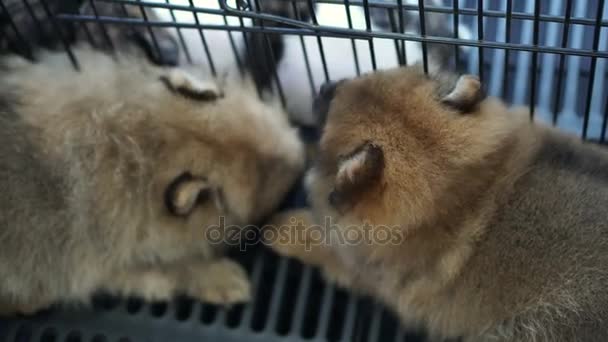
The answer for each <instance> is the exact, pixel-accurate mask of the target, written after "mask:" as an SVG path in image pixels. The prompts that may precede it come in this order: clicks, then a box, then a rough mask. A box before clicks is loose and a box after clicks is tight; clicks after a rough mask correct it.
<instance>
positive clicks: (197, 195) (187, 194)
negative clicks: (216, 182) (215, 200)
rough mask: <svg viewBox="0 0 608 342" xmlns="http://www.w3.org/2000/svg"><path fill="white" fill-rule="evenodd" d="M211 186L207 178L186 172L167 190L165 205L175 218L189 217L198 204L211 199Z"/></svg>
mask: <svg viewBox="0 0 608 342" xmlns="http://www.w3.org/2000/svg"><path fill="white" fill-rule="evenodd" d="M210 195H211V186H210V185H209V183H208V182H207V180H206V179H205V178H202V177H194V176H192V175H191V174H190V173H188V172H186V173H183V174H181V175H180V176H178V177H177V178H175V179H174V180H173V181H172V182H171V183H170V184H169V186H167V189H166V190H165V205H166V207H167V209H168V210H169V212H170V213H171V214H172V215H175V216H187V215H188V214H190V213H191V212H192V210H194V208H195V207H196V205H197V204H199V203H201V202H204V201H206V200H208V199H209V197H210Z"/></svg>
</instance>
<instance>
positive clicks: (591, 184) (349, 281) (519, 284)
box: [274, 68, 608, 341]
mask: <svg viewBox="0 0 608 342" xmlns="http://www.w3.org/2000/svg"><path fill="white" fill-rule="evenodd" d="M332 94H333V99H330V98H328V97H331V95H332ZM321 96H325V98H324V99H322V100H325V101H331V102H330V104H329V106H328V107H329V111H328V113H327V122H326V125H325V129H324V134H323V137H322V139H321V143H320V152H319V153H320V157H319V159H318V163H317V164H316V166H315V167H314V168H313V169H312V170H311V171H310V173H309V174H308V175H307V180H308V182H307V183H308V186H309V190H310V199H311V204H312V208H313V213H312V215H310V214H307V213H295V214H294V215H295V216H299V217H300V218H301V219H302V215H305V216H307V217H308V218H306V217H304V218H303V219H305V220H313V221H314V222H316V223H317V224H319V223H323V222H324V220H325V219H326V218H327V217H329V218H331V222H330V223H331V226H327V225H324V226H323V227H324V228H325V234H326V235H328V236H329V235H331V236H336V235H341V236H345V235H347V234H355V235H356V234H360V235H362V234H369V233H370V232H371V233H372V235H371V236H372V238H371V239H368V240H366V241H365V242H359V243H348V242H346V243H344V242H339V240H328V241H321V242H319V241H320V240H319V239H318V238H317V239H316V240H315V241H313V242H312V243H311V241H310V240H309V241H305V243H301V240H297V239H296V240H294V238H293V237H294V236H296V233H298V232H297V231H298V230H302V229H305V228H302V226H300V227H296V226H295V225H293V223H292V222H289V220H287V219H288V218H289V217H290V215H289V214H283V216H282V217H279V218H277V219H276V221H275V222H274V224H276V225H279V226H280V225H281V224H283V223H285V222H287V223H288V227H287V228H286V227H283V228H281V231H282V232H283V234H282V235H279V239H276V240H274V242H275V246H274V248H275V249H276V250H278V251H279V252H280V253H283V254H286V255H290V256H294V257H297V258H299V259H301V260H303V261H304V262H309V263H312V264H316V265H319V266H321V267H322V268H323V270H324V272H325V273H326V275H327V276H328V277H329V278H331V279H334V280H336V281H338V282H339V283H340V284H342V285H344V286H346V287H349V288H352V289H355V290H358V291H362V292H364V293H367V294H371V295H373V296H375V297H377V298H379V299H381V300H382V301H383V302H384V303H386V304H387V305H389V306H390V307H392V308H393V309H394V310H395V311H396V312H397V313H398V314H399V315H400V317H401V319H402V321H403V322H404V323H406V324H422V325H424V326H425V327H426V328H428V330H429V331H430V333H431V335H432V336H433V337H437V338H451V337H459V336H461V337H464V338H465V340H466V341H488V340H489V341H599V340H602V339H603V338H604V337H605V336H608V324H607V323H606V320H607V319H608V292H606V287H607V285H608V220H607V218H608V214H607V212H606V208H605V206H606V203H608V202H607V201H608V171H607V170H608V155H607V154H606V153H605V151H604V150H602V149H600V148H599V147H595V146H591V145H588V144H584V143H582V142H580V141H579V140H578V139H576V138H573V137H568V136H566V135H563V134H562V133H559V132H557V131H556V130H554V129H551V128H547V127H543V126H540V125H535V124H532V123H530V122H529V119H528V116H527V115H526V113H524V112H518V111H512V110H509V109H508V108H506V107H505V106H504V105H503V104H502V103H500V102H499V101H498V100H496V99H484V97H483V96H482V92H481V89H480V84H479V81H478V80H477V79H476V78H474V77H472V76H463V77H461V78H459V79H458V80H456V79H453V78H451V77H446V76H438V77H428V76H426V75H425V74H424V73H423V72H422V71H420V70H419V69H417V68H401V69H396V70H391V71H385V72H378V73H375V74H371V75H367V76H364V77H361V78H358V79H354V80H350V81H345V82H341V83H340V84H338V85H337V86H335V87H333V88H332V87H326V91H322V95H321ZM313 218H314V219H313ZM305 225H306V224H305ZM290 229H291V232H290V233H289V234H285V231H289V230H290ZM379 229H382V230H384V231H385V232H387V231H388V232H390V233H391V234H394V237H396V239H390V241H387V240H386V239H381V238H380V237H378V235H377V234H376V235H374V234H373V233H377V232H378V230H379ZM387 229H388V230H387ZM287 236H290V238H288V237H287ZM300 236H305V237H307V238H308V239H310V238H311V234H307V233H305V234H301V235H300ZM294 241H295V242H296V243H294ZM336 241H338V242H336ZM315 243H316V244H315ZM305 247H306V248H305Z"/></svg>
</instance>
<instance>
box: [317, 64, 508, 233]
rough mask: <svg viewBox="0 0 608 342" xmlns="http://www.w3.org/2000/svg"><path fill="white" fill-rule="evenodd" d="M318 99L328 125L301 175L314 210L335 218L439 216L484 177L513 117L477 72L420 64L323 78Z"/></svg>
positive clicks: (407, 221) (424, 220) (411, 222)
mask: <svg viewBox="0 0 608 342" xmlns="http://www.w3.org/2000/svg"><path fill="white" fill-rule="evenodd" d="M316 103H317V104H318V106H317V108H319V109H320V110H321V111H323V110H325V111H326V113H318V114H319V118H320V121H322V122H323V121H324V122H325V126H324V132H323V135H322V138H321V142H320V151H319V159H318V162H317V164H316V166H315V167H314V168H313V169H312V170H311V171H310V172H309V174H308V175H307V184H308V186H309V190H310V194H311V201H312V205H313V207H314V209H315V211H316V212H317V216H331V217H332V218H333V219H334V222H337V223H338V224H341V223H344V224H347V225H360V224H361V223H362V222H364V221H366V222H368V223H371V224H372V225H388V226H399V227H402V228H404V229H410V228H417V227H422V226H433V225H435V224H438V220H440V219H441V217H446V216H449V213H454V212H456V211H457V209H456V208H457V207H460V203H461V202H462V201H465V200H466V201H469V199H470V196H469V195H471V192H473V191H476V190H478V189H479V186H481V184H485V180H486V178H484V177H485V176H480V174H479V173H480V172H482V170H483V169H484V165H485V163H486V162H489V160H490V159H492V158H490V157H489V156H490V155H492V154H493V153H494V152H495V151H496V150H497V149H498V148H499V147H500V146H501V144H503V142H504V140H505V139H506V138H507V137H508V136H509V134H510V133H511V132H512V126H513V125H512V124H510V123H509V120H510V119H509V115H507V114H505V112H506V110H505V108H504V107H503V106H502V105H501V104H500V103H498V102H497V101H494V100H485V99H484V95H483V90H482V87H481V84H480V82H479V80H478V79H477V78H476V77H474V76H468V75H465V76H460V77H456V76H451V75H434V76H428V75H425V74H424V72H423V71H422V70H421V68H418V67H409V68H399V69H394V70H389V71H382V72H377V73H374V74H370V75H366V76H363V77H361V78H357V79H352V80H346V81H342V82H340V83H337V84H335V85H333V86H325V87H324V88H323V89H322V91H321V92H320V98H319V99H317V101H316ZM492 161H493V159H492Z"/></svg>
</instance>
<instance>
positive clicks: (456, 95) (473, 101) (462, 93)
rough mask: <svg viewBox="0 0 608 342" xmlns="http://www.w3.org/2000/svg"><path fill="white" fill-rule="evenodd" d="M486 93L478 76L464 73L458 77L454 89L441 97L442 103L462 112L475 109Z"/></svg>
mask: <svg viewBox="0 0 608 342" xmlns="http://www.w3.org/2000/svg"><path fill="white" fill-rule="evenodd" d="M485 97H486V94H485V92H484V90H483V89H482V86H481V82H480V81H479V78H477V76H473V75H462V76H460V78H458V81H457V82H456V85H455V86H454V89H452V91H450V93H449V94H447V95H446V96H445V97H443V98H442V99H441V103H443V104H444V105H446V106H448V107H450V108H452V109H455V110H457V111H459V112H461V113H469V112H471V111H473V110H474V109H475V108H476V107H477V106H478V105H479V103H480V102H481V101H483V99H485Z"/></svg>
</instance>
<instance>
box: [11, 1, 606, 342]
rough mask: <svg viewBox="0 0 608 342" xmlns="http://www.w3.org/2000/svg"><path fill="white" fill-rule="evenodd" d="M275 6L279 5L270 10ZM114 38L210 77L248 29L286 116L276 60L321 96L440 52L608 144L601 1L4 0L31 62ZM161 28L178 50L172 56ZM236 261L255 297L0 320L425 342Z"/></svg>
mask: <svg viewBox="0 0 608 342" xmlns="http://www.w3.org/2000/svg"><path fill="white" fill-rule="evenodd" d="M272 1H278V2H281V6H278V8H279V9H280V10H276V8H277V7H276V6H265V3H266V2H272ZM84 7H86V8H87V9H86V10H83V8H84ZM108 8H109V9H110V10H108ZM122 33H125V34H126V35H127V36H129V37H135V38H136V39H135V40H136V41H138V42H139V43H142V44H143V46H144V50H145V51H146V53H147V54H148V56H149V57H150V58H151V59H152V60H153V61H155V62H156V63H159V64H176V63H194V64H197V65H200V67H201V68H206V69H207V70H208V72H209V73H211V74H219V73H221V72H222V70H224V69H226V68H231V69H238V70H241V71H242V70H244V69H246V68H247V63H248V62H247V60H248V58H247V57H246V56H251V54H252V50H255V49H256V47H254V46H251V44H248V42H249V43H251V40H248V39H247V38H246V36H247V35H251V34H254V35H256V36H257V37H261V42H262V43H263V44H262V45H263V47H264V51H263V54H261V55H260V54H259V53H257V52H256V53H254V54H253V56H254V57H255V58H258V59H262V60H263V63H262V64H264V65H262V64H256V61H257V62H259V60H256V59H255V58H254V63H253V68H254V69H256V70H262V71H263V72H262V73H261V75H260V77H261V78H262V80H261V82H262V83H264V82H268V83H269V84H270V86H271V87H272V89H274V90H275V91H276V92H277V93H278V94H279V95H280V97H281V98H282V100H283V103H284V104H285V105H286V106H287V107H288V109H289V102H290V99H292V98H294V97H297V95H299V94H300V92H299V90H296V91H294V90H293V88H290V84H291V83H293V80H291V81H290V80H289V79H286V78H285V77H286V75H287V76H288V77H289V76H290V75H289V73H284V72H282V71H281V70H282V69H281V63H293V62H297V63H300V64H299V65H301V66H302V68H301V70H300V71H301V73H300V74H297V75H296V78H297V79H298V81H301V82H303V84H304V85H305V87H306V88H307V91H308V92H310V94H311V95H314V94H315V93H316V91H317V90H318V88H319V85H320V84H321V83H323V82H324V81H327V80H331V79H333V80H335V79H338V78H343V77H348V76H356V75H358V74H361V73H364V72H369V71H373V70H375V69H381V68H386V67H390V66H397V65H405V64H412V63H415V62H419V63H422V65H423V67H424V68H425V70H429V69H432V63H435V62H434V60H435V59H434V58H435V57H434V54H437V53H440V54H441V56H442V58H441V59H442V61H443V62H444V63H446V65H447V67H448V68H455V69H457V70H459V71H460V72H467V73H472V74H477V75H479V77H480V78H481V80H482V82H483V83H484V84H485V87H486V90H487V92H488V94H489V95H492V96H498V97H501V98H503V99H504V100H505V101H506V102H508V103H511V104H514V105H522V106H527V107H528V108H529V112H530V116H531V118H533V119H534V120H541V121H546V122H549V123H552V124H553V125H556V126H558V127H559V128H561V129H564V130H566V131H569V132H571V133H574V134H578V135H580V136H581V138H583V139H585V140H590V141H594V142H599V143H604V142H605V140H606V126H607V121H608V101H607V99H606V98H607V96H606V95H608V92H607V90H606V89H608V84H607V71H608V70H607V65H606V58H607V57H608V36H607V35H608V5H607V4H605V1H604V0H588V1H572V0H555V1H549V0H536V1H514V0H496V1H483V0H477V1H475V0H444V1H441V0H426V1H425V0H86V1H85V0H81V1H54V0H46V1H45V0H0V49H2V52H3V53H19V54H22V55H24V56H26V57H29V58H32V59H34V58H35V57H34V55H33V53H32V51H33V50H34V49H35V47H36V46H37V45H42V46H45V47H48V48H55V49H62V50H65V52H66V58H69V59H70V60H71V62H72V63H73V65H74V67H75V68H76V69H78V68H79V62H78V59H77V56H76V55H75V54H74V53H72V46H73V44H74V43H75V42H77V41H78V40H85V41H87V42H88V43H89V44H91V45H93V46H96V47H100V48H103V49H107V50H110V51H116V50H118V49H120V48H121V44H120V43H119V42H117V39H118V40H120V38H117V37H120V35H121V34H122ZM167 34H169V35H170V37H172V40H171V41H172V42H173V43H175V44H176V46H179V47H180V48H179V51H180V54H179V56H177V55H175V54H174V53H172V52H171V49H168V48H167V45H166V39H165V38H166V37H165V36H166V35H167ZM288 41H289V42H292V43H290V44H291V45H289V44H287V42H288ZM167 51H169V53H168V52H167ZM438 51H439V52H438ZM249 63H251V58H249ZM266 64H269V65H271V67H266ZM272 65H274V67H272ZM249 67H250V68H251V67H252V65H249ZM252 73H254V74H255V70H253V71H252ZM290 82H291V83H290ZM296 89H297V88H296ZM302 198H303V195H302V194H301V192H298V191H296V192H295V193H294V194H292V196H291V198H290V203H287V204H286V205H287V206H294V205H303V200H302ZM250 256H251V257H250ZM241 258H242V259H243V263H244V264H245V266H246V268H247V270H248V271H249V272H250V276H251V278H252V282H253V285H254V293H255V296H254V301H253V302H252V303H250V304H247V305H241V306H236V307H233V308H230V309H224V308H217V307H214V306H211V305H207V304H204V303H198V302H194V301H193V300H191V299H188V298H179V299H176V300H175V302H173V303H143V302H142V301H141V300H139V299H137V298H128V299H113V298H107V297H103V298H100V299H99V300H97V301H96V304H95V306H94V307H93V308H92V309H86V310H83V309H73V308H55V309H52V310H50V311H48V312H43V313H40V314H38V315H36V316H34V317H16V318H13V319H6V320H3V321H0V340H6V341H60V340H61V341H63V340H65V341H96V342H100V341H139V340H144V341H166V340H184V341H194V340H221V341H242V340H245V339H249V340H260V341H283V340H285V341H303V340H315V341H351V340H357V341H359V340H361V341H363V340H365V341H367V340H369V341H388V340H394V341H422V340H424V333H423V332H415V331H414V332H412V331H410V330H409V329H410V327H401V326H400V325H399V324H398V323H397V321H396V320H395V319H394V318H393V317H392V315H391V314H390V313H389V312H387V311H385V310H384V309H383V308H382V307H381V306H380V305H378V304H376V303H374V302H373V301H371V300H369V299H365V298H359V297H357V296H355V295H352V294H349V293H347V292H345V291H343V290H340V289H337V288H335V287H334V286H332V285H329V284H325V283H324V282H323V281H322V280H321V277H320V275H319V273H318V272H317V271H316V270H315V269H313V268H311V267H308V266H304V265H301V264H299V263H298V262H296V261H294V260H290V259H285V258H279V257H277V256H276V255H274V254H272V253H271V252H269V251H267V250H266V249H264V248H249V250H248V251H247V252H246V256H245V257H241Z"/></svg>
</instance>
